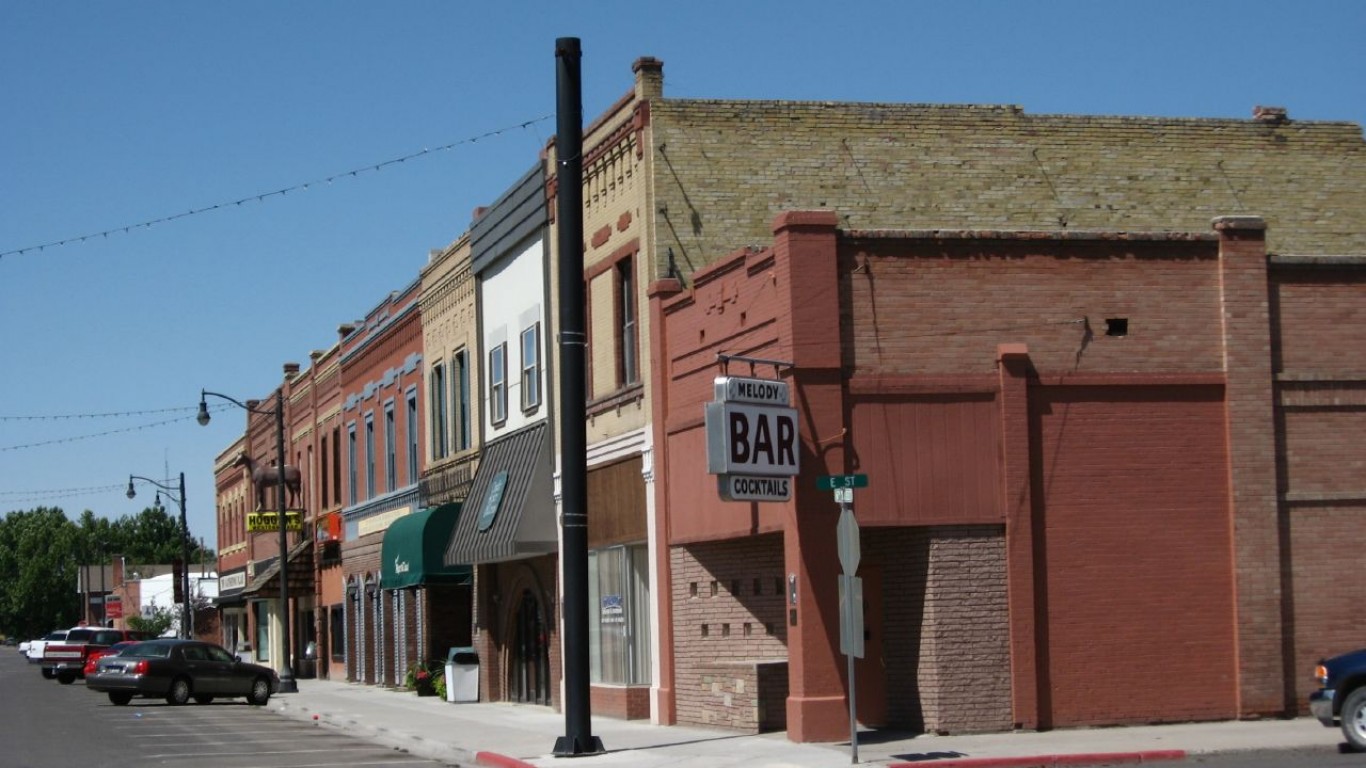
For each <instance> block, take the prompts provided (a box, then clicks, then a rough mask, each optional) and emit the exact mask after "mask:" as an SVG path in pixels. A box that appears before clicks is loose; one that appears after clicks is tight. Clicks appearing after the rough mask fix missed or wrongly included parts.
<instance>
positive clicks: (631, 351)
mask: <svg viewBox="0 0 1366 768" xmlns="http://www.w3.org/2000/svg"><path fill="white" fill-rule="evenodd" d="M633 265H634V256H632V257H628V258H625V259H622V260H621V261H619V262H617V319H618V322H617V383H618V385H620V386H623V387H626V386H630V385H631V384H635V383H637V382H639V381H640V364H639V344H638V341H637V338H636V337H637V334H638V331H637V326H636V279H635V272H634V266H633Z"/></svg>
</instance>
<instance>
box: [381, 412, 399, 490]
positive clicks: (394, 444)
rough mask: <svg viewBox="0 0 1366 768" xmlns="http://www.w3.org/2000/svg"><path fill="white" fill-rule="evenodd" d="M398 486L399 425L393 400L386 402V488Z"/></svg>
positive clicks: (392, 488) (391, 488)
mask: <svg viewBox="0 0 1366 768" xmlns="http://www.w3.org/2000/svg"><path fill="white" fill-rule="evenodd" d="M397 487H398V425H397V424H395V423H394V403H393V401H390V402H387V403H385V404H384V490H385V491H392V490H394V489H395V488H397Z"/></svg>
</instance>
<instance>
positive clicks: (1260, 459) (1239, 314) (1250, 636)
mask: <svg viewBox="0 0 1366 768" xmlns="http://www.w3.org/2000/svg"><path fill="white" fill-rule="evenodd" d="M1213 226H1214V229H1215V231H1216V232H1217V233H1218V234H1219V269H1220V284H1221V287H1222V289H1223V295H1222V304H1223V307H1222V309H1223V312H1222V317H1223V324H1224V373H1225V377H1226V381H1227V384H1226V389H1225V408H1226V413H1227V420H1228V452H1229V488H1230V491H1231V493H1230V498H1231V500H1232V505H1233V509H1232V517H1233V546H1234V565H1233V567H1234V579H1235V584H1236V585H1237V611H1238V612H1237V627H1236V631H1237V638H1238V712H1239V714H1240V715H1241V716H1243V717H1251V716H1260V715H1272V714H1280V713H1282V712H1283V711H1284V710H1285V690H1286V689H1285V680H1284V673H1283V663H1282V654H1283V640H1282V636H1281V633H1282V621H1281V600H1282V594H1281V575H1280V574H1281V567H1280V562H1281V542H1280V534H1279V528H1278V525H1277V514H1278V512H1277V505H1276V436H1275V418H1274V413H1273V391H1272V386H1273V382H1272V370H1271V323H1270V314H1269V308H1268V298H1267V274H1266V223H1265V222H1264V221H1263V220H1262V219H1261V218H1260V217H1253V216H1226V217H1220V218H1216V219H1215V220H1214V222H1213Z"/></svg>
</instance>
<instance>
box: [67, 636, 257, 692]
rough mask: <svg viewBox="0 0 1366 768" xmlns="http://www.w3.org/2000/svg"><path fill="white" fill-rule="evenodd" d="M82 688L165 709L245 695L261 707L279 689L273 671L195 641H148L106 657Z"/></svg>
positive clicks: (220, 648)
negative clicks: (159, 703)
mask: <svg viewBox="0 0 1366 768" xmlns="http://www.w3.org/2000/svg"><path fill="white" fill-rule="evenodd" d="M85 685H86V687H87V688H89V689H90V690H92V691H100V692H103V693H106V694H108V695H109V701H111V702H113V703H114V704H116V705H118V706H123V705H124V704H127V703H128V702H130V701H132V700H133V697H135V696H141V697H146V698H164V699H166V703H167V704H175V705H179V704H185V703H187V702H188V701H189V700H190V699H194V700H195V701H196V702H198V703H200V704H208V703H210V702H212V701H213V700H214V699H219V698H233V697H237V696H245V697H246V699H247V701H248V702H249V703H251V704H255V705H258V706H261V705H264V704H265V703H266V702H267V701H268V700H269V699H270V696H271V694H273V693H275V692H276V691H277V690H279V688H280V678H279V676H277V675H276V674H275V670H273V669H270V668H269V667H263V666H261V665H259V664H249V663H247V662H245V661H242V660H241V659H239V658H237V657H235V656H233V655H232V654H230V653H228V652H227V650H226V649H224V648H223V647H221V646H218V645H214V644H213V643H205V642H201V641H199V640H176V639H161V640H147V641H144V642H141V643H136V644H134V645H132V646H129V647H128V648H125V649H123V650H122V651H121V652H120V653H119V654H118V655H116V656H105V657H103V658H101V659H100V660H99V661H98V662H96V664H95V670H94V674H91V675H87V676H86V678H85Z"/></svg>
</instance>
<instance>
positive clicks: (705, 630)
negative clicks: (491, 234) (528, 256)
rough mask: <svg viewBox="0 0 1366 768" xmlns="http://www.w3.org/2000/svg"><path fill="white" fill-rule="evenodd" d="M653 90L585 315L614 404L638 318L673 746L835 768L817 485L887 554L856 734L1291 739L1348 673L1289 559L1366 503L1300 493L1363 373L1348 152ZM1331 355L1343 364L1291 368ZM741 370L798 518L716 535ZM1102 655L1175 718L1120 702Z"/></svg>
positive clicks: (1289, 129) (757, 519)
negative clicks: (719, 442)
mask: <svg viewBox="0 0 1366 768" xmlns="http://www.w3.org/2000/svg"><path fill="white" fill-rule="evenodd" d="M635 72H636V83H635V86H634V88H633V89H632V91H631V92H629V93H628V94H627V95H626V96H625V97H623V99H622V100H621V101H619V102H618V103H617V104H615V105H613V107H612V108H611V109H610V110H608V112H607V113H605V114H604V115H602V116H601V117H600V118H599V119H598V120H596V121H595V122H594V123H593V124H592V125H591V126H590V127H589V130H588V131H586V133H585V148H584V152H585V209H586V211H585V223H586V228H585V233H586V237H587V239H588V242H587V243H585V248H586V257H585V265H586V270H585V271H586V273H587V274H586V275H585V280H586V281H587V283H588V294H589V302H590V308H589V312H590V318H591V320H590V340H591V343H590V358H591V360H592V364H593V367H594V371H593V374H592V375H593V377H594V378H593V380H594V382H595V384H596V382H598V381H599V380H600V378H599V377H601V380H604V381H611V378H610V376H608V375H607V374H606V373H605V372H604V371H603V370H602V369H603V368H604V367H605V366H604V360H606V361H612V362H610V363H608V364H607V365H615V364H616V362H615V361H616V360H617V359H618V357H619V356H618V354H617V353H615V352H614V351H613V350H615V349H619V348H620V347H619V345H618V342H617V341H616V339H619V338H623V336H622V333H623V331H624V326H625V323H624V321H622V320H621V316H620V315H619V314H617V313H619V312H620V309H619V308H618V307H619V305H618V304H617V302H616V301H615V300H614V299H611V298H610V297H612V296H613V295H614V294H613V289H612V286H613V282H612V279H611V278H612V276H613V271H612V268H611V267H610V266H602V265H604V264H608V265H614V264H617V263H621V260H623V259H626V260H627V261H628V262H629V263H630V264H631V265H632V266H634V267H636V268H637V269H638V272H639V275H633V277H634V278H635V284H636V288H635V289H636V290H637V291H639V292H640V293H639V294H638V298H640V297H643V296H644V294H645V292H646V291H649V292H650V295H651V296H652V298H651V300H650V302H649V304H648V306H649V307H650V310H649V312H648V313H642V315H641V317H640V318H639V320H640V322H639V324H638V327H637V328H636V331H637V332H638V333H639V334H640V335H639V338H640V339H641V349H640V359H641V360H647V361H650V366H649V370H648V372H647V373H646V374H645V375H644V376H642V384H643V388H642V390H641V392H640V395H639V401H638V403H637V402H635V401H633V400H632V399H631V398H632V397H634V396H633V395H628V396H627V397H626V398H625V399H624V401H622V402H614V403H613V408H612V410H613V411H614V412H615V411H616V410H617V409H618V406H619V407H620V408H621V409H622V410H627V411H629V410H630V409H631V408H634V407H639V408H641V409H643V411H644V412H645V413H647V414H649V428H648V431H649V433H650V434H649V436H648V437H646V438H643V439H642V440H641V441H640V443H641V445H640V447H639V451H640V455H641V457H642V476H643V477H644V478H645V481H646V482H645V486H646V493H647V497H648V500H649V503H648V504H646V505H644V512H645V516H646V526H647V532H648V536H649V541H650V549H649V553H650V555H649V573H650V579H649V583H651V584H667V585H670V586H669V589H667V590H664V589H659V590H656V591H655V592H656V594H655V595H654V599H653V604H654V606H655V608H654V617H653V618H654V620H653V622H652V623H651V628H652V629H653V630H655V634H654V635H653V637H652V640H651V646H650V649H651V653H652V654H654V656H655V661H654V664H655V669H656V670H657V674H656V675H655V676H654V677H653V679H652V681H651V694H652V695H651V705H652V717H654V718H655V719H657V720H659V721H662V722H687V723H715V724H724V725H729V726H733V727H738V728H745V729H757V728H760V727H785V728H787V729H788V731H789V734H790V735H791V737H792V738H794V739H798V740H816V739H826V738H838V737H839V736H840V735H841V733H840V732H841V731H842V730H843V729H844V727H843V726H842V725H841V722H842V718H841V716H840V713H842V712H843V711H844V710H843V707H844V703H843V696H844V690H845V687H844V680H843V678H844V672H843V657H841V656H840V655H839V653H838V644H837V643H836V642H834V641H835V640H836V639H837V637H838V635H837V632H836V630H837V621H836V619H837V617H836V616H835V615H834V607H835V604H836V599H835V586H836V583H835V579H834V574H836V573H838V571H837V569H836V570H833V571H832V570H830V568H831V565H830V564H833V563H835V562H836V559H835V557H834V550H833V547H834V537H833V536H832V535H831V534H832V533H833V525H834V511H835V509H836V508H835V506H834V504H833V501H831V500H830V499H829V498H828V494H825V493H817V492H815V490H814V486H813V485H812V482H813V480H812V478H813V477H814V476H816V475H819V474H824V473H832V474H841V473H844V472H846V471H860V472H866V473H867V474H868V475H869V476H870V478H871V480H872V484H871V487H870V489H869V490H868V491H862V492H860V493H859V496H858V499H857V501H856V505H855V506H856V509H857V510H858V511H859V512H860V520H861V522H862V523H863V524H864V525H865V526H868V527H869V528H873V529H875V530H876V532H877V535H876V536H873V535H866V536H865V541H866V542H867V543H866V545H865V552H866V555H865V560H864V564H863V566H862V567H861V571H860V575H862V576H863V577H864V578H865V580H866V582H867V584H866V586H865V600H866V602H867V603H868V614H867V618H868V620H869V622H870V626H869V627H868V628H867V629H868V638H869V642H870V652H871V653H872V658H874V659H876V661H875V662H874V661H869V660H865V661H864V662H863V663H862V667H865V668H866V667H868V666H869V665H870V664H887V665H888V667H889V669H891V670H892V672H891V673H889V676H888V677H887V678H885V679H883V685H882V691H881V692H879V687H878V685H877V683H876V682H872V681H870V682H869V683H868V684H867V685H861V686H860V691H861V693H860V699H861V701H860V704H861V707H860V710H861V712H863V714H864V719H865V720H866V721H868V722H870V723H874V722H882V723H887V724H893V725H899V726H907V727H920V728H924V729H926V730H944V731H956V730H974V729H1003V728H1010V727H1047V726H1060V725H1069V724H1091V723H1118V722H1142V721H1151V720H1163V719H1173V720H1180V719H1211V718H1226V717H1238V716H1258V715H1265V714H1278V713H1284V712H1287V711H1294V710H1296V709H1298V707H1299V706H1300V704H1299V702H1301V701H1302V700H1303V686H1304V682H1303V681H1302V678H1303V677H1304V672H1303V671H1304V670H1305V669H1307V668H1308V667H1307V666H1306V664H1308V663H1311V662H1309V661H1307V660H1311V659H1312V658H1313V657H1314V656H1316V655H1318V654H1321V653H1323V652H1326V651H1330V650H1335V649H1340V648H1343V647H1346V646H1347V645H1351V644H1352V643H1353V642H1355V641H1354V640H1353V639H1351V638H1350V637H1348V632H1347V631H1345V628H1344V627H1343V626H1342V623H1341V621H1340V620H1338V619H1336V618H1332V619H1330V618H1327V616H1328V613H1329V612H1328V610H1327V609H1326V606H1327V605H1328V604H1329V603H1330V601H1331V602H1339V601H1340V600H1341V599H1344V598H1350V596H1345V595H1343V594H1342V593H1341V587H1339V588H1338V589H1337V590H1335V591H1334V593H1333V594H1334V597H1332V598H1329V597H1328V596H1327V595H1326V594H1324V592H1323V591H1322V590H1321V589H1319V588H1316V587H1315V585H1316V584H1322V583H1324V580H1325V579H1329V578H1331V574H1333V573H1336V572H1337V571H1339V570H1340V569H1341V567H1342V566H1343V565H1344V563H1345V560H1344V559H1343V558H1342V557H1339V558H1338V559H1337V560H1325V559H1323V558H1315V560H1313V561H1312V562H1311V561H1309V560H1308V559H1307V558H1304V557H1300V558H1295V557H1294V556H1293V555H1294V553H1295V552H1296V551H1299V552H1302V551H1303V549H1302V548H1301V549H1299V550H1297V549H1296V548H1295V547H1294V546H1293V545H1294V544H1295V543H1296V542H1303V541H1307V540H1309V538H1308V537H1309V536H1311V535H1313V534H1322V532H1323V531H1324V530H1325V529H1326V528H1327V527H1329V526H1330V525H1331V521H1332V520H1335V519H1336V520H1340V519H1341V516H1342V515H1344V514H1350V513H1351V510H1353V509H1354V508H1359V507H1360V506H1361V504H1362V503H1363V501H1362V495H1361V488H1362V486H1363V484H1364V482H1366V479H1363V477H1362V473H1361V472H1360V464H1359V463H1355V462H1350V463H1347V464H1345V465H1344V464H1343V463H1342V462H1341V461H1338V462H1335V463H1334V462H1323V461H1314V460H1313V459H1317V460H1325V459H1327V458H1328V457H1329V456H1330V455H1331V454H1330V453H1329V451H1330V450H1331V448H1332V447H1333V446H1337V445H1340V444H1341V442H1342V441H1343V440H1344V439H1346V438H1345V436H1346V435H1348V434H1350V433H1351V429H1350V427H1351V426H1352V422H1353V421H1354V420H1355V409H1356V408H1358V407H1359V406H1357V405H1355V403H1356V394H1355V389H1356V388H1357V383H1356V382H1357V380H1356V378H1355V374H1354V373H1353V371H1352V369H1351V364H1350V363H1349V362H1347V361H1350V360H1351V359H1353V357H1352V355H1351V354H1350V353H1351V352H1353V351H1355V350H1356V346H1357V345H1356V343H1355V342H1354V340H1353V339H1352V338H1351V337H1350V335H1349V334H1347V333H1345V332H1344V331H1343V327H1342V324H1340V323H1333V326H1334V327H1332V328H1331V329H1330V328H1323V327H1319V326H1316V325H1315V324H1314V323H1315V321H1316V320H1322V319H1323V318H1326V317H1342V318H1351V317H1353V316H1355V313H1356V312H1358V310H1357V309H1356V306H1355V303H1354V302H1356V301H1357V300H1358V298H1359V285H1358V280H1359V278H1358V277H1357V273H1356V271H1355V270H1356V269H1357V267H1358V263H1359V259H1361V257H1363V256H1366V185H1364V184H1363V182H1364V181H1366V166H1363V163H1362V157H1363V154H1362V150H1363V148H1364V147H1363V142H1362V136H1361V131H1360V128H1359V127H1358V126H1355V125H1351V124H1345V123H1303V122H1298V121H1295V120H1292V119H1290V118H1289V117H1288V116H1287V115H1286V114H1285V113H1284V111H1283V110H1276V109H1259V110H1258V111H1257V112H1256V114H1255V115H1254V118H1253V119H1251V120H1194V119H1166V118H1163V119H1158V118H1110V117H1078V116H1048V115H1045V116H1034V115H1028V114H1026V113H1025V112H1023V111H1022V110H1021V109H1019V108H1015V107H972V106H968V107H946V106H924V105H904V104H838V103H793V102H763V101H755V102H741V101H715V100H685V99H668V98H665V97H664V94H663V69H662V64H661V63H660V62H658V61H657V60H653V59H641V60H639V61H637V63H636V65H635ZM551 167H554V166H553V165H552V166H551ZM556 183H557V182H556V180H555V179H554V178H553V177H552V178H551V179H550V189H551V191H552V194H553V190H554V188H555V185H556ZM785 214H786V215H785ZM1216 219H1218V220H1219V222H1220V223H1219V225H1218V227H1217V228H1215V229H1212V228H1211V221H1214V220H1216ZM751 246H752V247H751ZM1316 294H1319V295H1323V296H1326V297H1331V298H1332V302H1333V303H1332V304H1331V309H1330V308H1328V307H1322V306H1317V305H1316V304H1315V302H1314V301H1313V300H1312V299H1310V298H1309V297H1311V296H1314V295H1316ZM645 305H646V304H645V301H644V300H643V299H641V300H640V304H639V306H645ZM1311 306H1315V307H1316V308H1317V310H1318V314H1315V313H1311V312H1309V307H1311ZM1347 325H1350V321H1349V322H1348V323H1347ZM1309 328H1317V330H1318V331H1319V332H1322V333H1324V334H1326V335H1325V336H1324V337H1323V338H1324V339H1326V340H1330V341H1332V342H1335V343H1337V344H1338V346H1337V347H1335V348H1333V351H1331V352H1329V351H1327V349H1326V347H1328V346H1329V345H1327V344H1325V343H1323V342H1316V343H1313V344H1310V345H1309V346H1310V347H1312V348H1314V349H1315V350H1316V352H1315V354H1312V355H1311V354H1310V353H1309V352H1307V351H1300V348H1299V346H1298V345H1299V344H1303V343H1305V342H1306V339H1307V337H1308V333H1309V331H1308V329H1309ZM619 329H621V330H619ZM1292 331H1293V332H1295V333H1297V334H1298V335H1295V336H1294V338H1291V337H1290V336H1287V335H1286V334H1287V333H1289V332H1292ZM717 353H729V354H736V355H753V356H759V357H765V358H773V359H778V360H786V361H789V362H792V363H793V366H792V367H791V368H785V369H783V370H782V371H781V373H780V374H779V375H781V376H783V377H784V378H787V379H788V380H789V381H791V383H793V385H794V391H795V393H796V397H795V402H794V405H795V406H796V407H797V408H798V411H799V412H800V413H801V414H802V419H803V421H802V432H801V435H802V449H803V472H802V476H801V477H799V478H798V480H797V483H796V492H795V494H794V496H793V500H792V501H790V502H787V503H783V504H770V503H758V504H743V503H734V502H726V503H723V502H720V501H719V499H718V498H717V496H716V491H715V481H714V480H713V479H712V478H711V477H709V476H707V475H706V473H705V472H704V471H702V470H704V469H705V463H704V462H703V457H704V456H705V452H704V451H703V448H704V444H703V442H702V415H703V408H702V405H703V403H704V402H705V400H706V399H708V395H709V394H710V389H709V382H710V379H711V378H712V377H713V376H714V375H716V374H717V373H718V370H719V365H718V363H717V358H716V355H717ZM1299 358H1304V359H1305V362H1304V365H1303V366H1300V367H1299V369H1298V370H1289V369H1287V368H1286V367H1285V366H1284V364H1285V363H1286V362H1287V361H1294V360H1297V359H1299ZM1311 358H1312V359H1311ZM594 394H595V395H596V394H597V392H596V391H595V393H594ZM629 432H630V427H628V426H627V425H626V423H625V422H618V423H617V424H615V425H614V426H612V427H609V428H605V429H604V430H603V431H602V432H599V433H597V434H598V438H599V439H610V438H612V437H618V436H621V435H625V434H629ZM593 434H594V433H593V432H591V431H590V439H592V438H591V435H593ZM1178 457H1179V458H1178ZM1326 466H1335V467H1336V468H1337V469H1338V470H1339V471H1334V472H1327V471H1324V470H1325V467H1326ZM1352 467H1355V468H1356V471H1351V469H1352ZM1341 470H1347V471H1341ZM591 509H592V504H590V511H591ZM590 513H591V512H590ZM591 529H592V522H591V521H590V530H591ZM1195 553H1199V556H1196V554H1195ZM1153 563H1160V564H1163V566H1164V567H1161V568H1155V567H1154V566H1153ZM1172 563H1175V564H1176V565H1178V566H1179V567H1170V568H1169V567H1165V566H1167V565H1170V564H1172ZM1175 574H1180V576H1181V578H1179V579H1173V576H1174V575H1175ZM965 585H971V587H972V588H971V589H968V588H967V587H966V586H965ZM792 587H795V589H793V588H792ZM983 587H985V588H983ZM1178 587H1179V590H1178V589H1177V588H1178ZM1117 594H1119V595H1126V596H1128V595H1132V597H1131V598H1130V599H1127V600H1122V601H1116V600H1115V599H1114V597H1115V595H1117ZM1173 594H1180V595H1182V596H1183V597H1184V599H1183V600H1182V601H1181V602H1179V603H1174V602H1172V600H1171V596H1172V595H1173ZM794 595H795V600H796V605H789V604H788V603H790V602H791V600H792V599H793V596H794ZM915 595H918V596H919V598H921V599H920V601H919V602H916V601H915V600H912V599H911V596H915ZM967 597H970V598H971V599H970V600H968V599H965V598H967ZM1320 606H1323V607H1320ZM594 607H595V608H598V609H600V610H598V611H596V612H595V614H594V615H595V620H597V621H598V622H599V624H601V621H602V619H603V618H604V616H605V614H606V611H605V610H603V609H602V606H596V605H595V606H594ZM793 609H795V610H793ZM794 622H795V623H794ZM1099 628H1104V629H1106V630H1108V634H1106V633H1102V632H1099V631H1098V629H1099ZM1177 639H1180V640H1181V641H1188V642H1189V643H1190V644H1189V645H1187V646H1182V645H1180V643H1178V642H1176V640H1177ZM1182 648H1187V649H1189V648H1198V649H1199V651H1198V652H1194V653H1185V654H1183V652H1182V650H1181V649H1182ZM1088 652H1096V653H1099V654H1101V655H1103V661H1104V663H1106V664H1107V665H1108V667H1113V666H1117V669H1116V677H1115V679H1118V680H1129V681H1130V682H1134V683H1138V682H1142V683H1144V684H1146V685H1147V686H1148V688H1152V687H1153V686H1152V682H1153V680H1154V678H1153V677H1152V676H1151V675H1146V676H1144V677H1142V678H1140V677H1139V676H1138V674H1139V672H1138V671H1139V670H1143V671H1145V672H1151V671H1152V670H1154V669H1157V670H1159V672H1158V673H1157V674H1158V678H1156V679H1157V680H1158V682H1159V683H1160V686H1159V688H1160V690H1158V691H1156V692H1155V695H1154V696H1149V697H1145V696H1129V697H1128V698H1125V699H1120V698H1119V697H1117V696H1115V695H1114V693H1113V691H1109V690H1107V691H1100V690H1096V689H1095V685H1094V682H1088V681H1089V680H1091V678H1089V677H1083V675H1084V673H1085V670H1088V669H1092V668H1094V666H1095V664H1096V663H1097V662H1096V661H1095V660H1094V659H1093V658H1091V657H1090V656H1088V655H1087V654H1088ZM1197 657H1198V658H1200V659H1201V661H1202V662H1203V663H1204V665H1203V666H1201V667H1200V669H1198V670H1196V669H1193V668H1192V666H1191V659H1192V658H1197ZM968 661H970V662H971V663H970V664H967V666H970V667H971V671H970V672H968V671H965V669H964V666H965V662H968ZM1081 662H1085V663H1081ZM1164 665H1165V666H1164ZM1108 667H1107V668H1108ZM862 674H863V673H860V675H861V676H862ZM1107 685H1109V684H1108V683H1107ZM980 686H988V687H989V688H990V689H991V690H994V691H998V692H999V695H998V696H996V697H993V698H990V700H986V699H984V697H982V696H981V694H980V691H981V690H982V688H981V687H980ZM969 690H971V694H972V695H971V696H969V694H968V691H969ZM1158 696H1160V698H1161V700H1160V701H1159V700H1157V698H1158ZM780 701H785V705H780V704H777V702H780ZM775 710H776V711H775Z"/></svg>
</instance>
